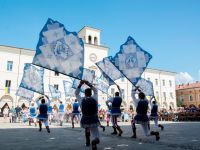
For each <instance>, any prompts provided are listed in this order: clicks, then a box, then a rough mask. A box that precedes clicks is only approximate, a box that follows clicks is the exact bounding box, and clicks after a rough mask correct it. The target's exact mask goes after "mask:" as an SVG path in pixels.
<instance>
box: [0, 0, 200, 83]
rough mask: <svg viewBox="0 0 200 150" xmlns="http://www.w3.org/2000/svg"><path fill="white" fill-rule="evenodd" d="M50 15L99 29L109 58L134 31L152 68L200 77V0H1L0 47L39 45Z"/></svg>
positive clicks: (70, 25)
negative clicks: (149, 56) (151, 57)
mask: <svg viewBox="0 0 200 150" xmlns="http://www.w3.org/2000/svg"><path fill="white" fill-rule="evenodd" d="M48 18H52V19H54V20H57V21H59V22H61V23H62V24H64V25H65V27H66V29H67V30H68V31H76V32H78V31H79V30H80V29H81V28H82V27H84V26H91V27H94V28H97V29H101V30H102V32H101V43H102V44H103V45H106V46H108V47H109V55H111V56H114V55H115V53H116V52H118V51H119V48H120V45H122V44H123V43H124V42H125V41H126V39H127V37H128V36H129V35H130V36H132V37H133V38H134V39H135V41H136V42H137V43H138V44H139V45H140V46H141V47H142V48H143V49H144V50H146V51H148V52H149V53H151V54H152V55H153V59H152V60H151V62H150V63H149V66H148V67H150V68H156V69H161V70H167V71H172V72H176V73H177V74H178V77H179V76H180V78H179V79H180V80H181V79H183V80H184V81H182V82H193V81H197V80H200V59H199V56H200V46H199V44H200V0H162V1H161V0H0V45H8V46H14V47H21V48H30V49H35V48H36V45H37V42H38V39H39V33H40V31H41V29H42V28H43V26H44V25H45V23H46V21H47V19H48Z"/></svg>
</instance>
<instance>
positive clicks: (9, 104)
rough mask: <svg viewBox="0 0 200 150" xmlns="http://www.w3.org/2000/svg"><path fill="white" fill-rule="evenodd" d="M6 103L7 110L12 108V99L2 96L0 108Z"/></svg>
mask: <svg viewBox="0 0 200 150" xmlns="http://www.w3.org/2000/svg"><path fill="white" fill-rule="evenodd" d="M6 103H7V105H8V106H9V108H11V107H12V106H13V98H12V97H11V96H10V95H3V96H2V97H1V98H0V108H2V107H3V106H4V105H5V104H6Z"/></svg>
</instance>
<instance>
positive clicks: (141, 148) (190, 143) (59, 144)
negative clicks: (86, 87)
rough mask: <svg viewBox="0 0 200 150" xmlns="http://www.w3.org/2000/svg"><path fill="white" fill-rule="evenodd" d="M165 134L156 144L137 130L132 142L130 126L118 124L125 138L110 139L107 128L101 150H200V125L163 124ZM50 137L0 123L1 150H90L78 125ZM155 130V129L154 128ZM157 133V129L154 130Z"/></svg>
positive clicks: (53, 127) (60, 129) (30, 128)
mask: <svg viewBox="0 0 200 150" xmlns="http://www.w3.org/2000/svg"><path fill="white" fill-rule="evenodd" d="M162 123H163V124H164V126H165V130H164V131H162V132H160V134H161V139H160V141H158V142H157V141H155V139H154V137H145V136H144V135H143V132H142V130H141V128H140V126H137V131H138V138H137V139H136V140H135V139H131V138H130V136H131V134H132V131H131V127H130V125H129V124H128V123H119V124H120V125H122V129H123V130H124V133H123V136H122V137H117V136H113V135H110V132H112V128H111V127H107V128H106V131H105V132H102V130H101V129H99V130H100V134H101V143H100V144H99V146H98V149H99V150H109V149H111V150H132V149H137V150H145V149H148V150H157V149H159V150H160V149H162V150H170V149H172V150H175V149H189V150H200V137H199V134H200V123H195V122H191V123H171V122H170V123H169V122H162ZM50 128H51V133H50V134H48V133H47V132H46V129H44V128H43V131H42V132H38V128H36V127H34V126H28V125H27V123H26V124H23V123H15V124H10V123H0V135H1V136H0V149H1V150H21V149H29V150H30V149H34V150H36V149H38V150H54V149H56V150H57V149H59V150H78V149H79V150H83V149H85V150H90V149H91V148H88V147H85V146H84V144H85V143H84V142H85V139H84V130H83V129H81V128H79V127H78V125H77V127H76V128H75V129H72V128H71V126H70V124H64V126H62V127H60V126H58V125H57V124H53V125H51V126H50ZM151 128H152V129H153V128H154V126H153V125H151ZM154 129H155V128H154Z"/></svg>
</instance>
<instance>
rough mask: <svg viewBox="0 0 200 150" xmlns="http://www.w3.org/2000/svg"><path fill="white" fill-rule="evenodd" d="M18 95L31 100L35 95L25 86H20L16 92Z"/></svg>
mask: <svg viewBox="0 0 200 150" xmlns="http://www.w3.org/2000/svg"><path fill="white" fill-rule="evenodd" d="M16 95H17V96H20V97H23V98H26V99H27V100H29V101H31V100H32V98H33V97H34V92H33V91H30V90H27V89H25V88H22V87H19V88H18V90H17V92H16Z"/></svg>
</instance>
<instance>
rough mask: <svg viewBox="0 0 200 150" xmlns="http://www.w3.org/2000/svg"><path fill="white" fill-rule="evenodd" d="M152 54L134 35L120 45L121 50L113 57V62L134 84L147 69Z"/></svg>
mask: <svg viewBox="0 0 200 150" xmlns="http://www.w3.org/2000/svg"><path fill="white" fill-rule="evenodd" d="M151 58H152V55H151V54H149V53H148V52H146V51H145V50H143V49H142V48H141V47H140V46H139V45H138V44H137V43H136V42H135V40H134V39H133V38H132V37H130V36H129V37H128V39H127V41H126V42H125V43H124V44H123V45H121V46H120V51H119V52H118V53H116V55H115V56H114V57H113V58H111V60H112V63H113V64H114V65H115V66H116V67H117V68H118V69H119V70H120V72H121V73H122V74H123V75H124V76H125V77H126V78H127V79H128V80H129V81H130V82H131V83H132V84H133V85H136V84H137V82H138V80H139V79H140V78H141V75H142V73H143V72H144V70H145V69H146V67H147V65H148V63H149V61H150V59H151Z"/></svg>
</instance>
